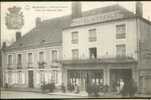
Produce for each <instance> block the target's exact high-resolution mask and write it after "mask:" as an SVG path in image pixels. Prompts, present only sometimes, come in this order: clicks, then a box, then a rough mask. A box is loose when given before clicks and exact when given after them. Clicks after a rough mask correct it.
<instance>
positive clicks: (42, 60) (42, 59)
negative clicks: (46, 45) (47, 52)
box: [39, 52, 44, 62]
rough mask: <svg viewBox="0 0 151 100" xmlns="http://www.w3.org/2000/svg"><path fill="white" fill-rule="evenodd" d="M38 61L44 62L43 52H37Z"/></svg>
mask: <svg viewBox="0 0 151 100" xmlns="http://www.w3.org/2000/svg"><path fill="white" fill-rule="evenodd" d="M39 62H44V52H39Z"/></svg>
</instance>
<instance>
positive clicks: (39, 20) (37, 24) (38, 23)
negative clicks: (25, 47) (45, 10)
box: [35, 17, 41, 27]
mask: <svg viewBox="0 0 151 100" xmlns="http://www.w3.org/2000/svg"><path fill="white" fill-rule="evenodd" d="M40 23H41V18H40V17H37V18H36V22H35V24H36V27H37V26H39V25H40Z"/></svg>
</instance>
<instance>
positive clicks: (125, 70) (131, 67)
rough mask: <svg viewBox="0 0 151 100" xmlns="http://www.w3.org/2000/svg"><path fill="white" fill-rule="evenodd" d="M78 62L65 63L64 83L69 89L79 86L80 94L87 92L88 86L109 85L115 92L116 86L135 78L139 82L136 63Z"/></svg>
mask: <svg viewBox="0 0 151 100" xmlns="http://www.w3.org/2000/svg"><path fill="white" fill-rule="evenodd" d="M83 62H84V61H82V62H80V63H79V62H76V63H73V62H72V63H71V62H70V63H64V65H63V67H64V69H63V83H64V84H65V85H66V87H68V85H69V84H72V85H73V86H75V85H78V86H79V89H80V92H82V91H87V89H88V86H90V85H92V84H96V85H99V86H101V85H108V86H109V88H110V89H109V90H110V91H114V90H115V84H118V82H119V80H120V79H122V80H123V81H125V80H129V79H131V78H133V79H134V80H135V81H137V64H136V63H135V62H122V63H121V62H120V63H119V62H114V63H113V62H112V63H111V62H106V63H102V62H93V63H92V62H84V63H83Z"/></svg>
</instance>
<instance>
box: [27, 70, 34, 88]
mask: <svg viewBox="0 0 151 100" xmlns="http://www.w3.org/2000/svg"><path fill="white" fill-rule="evenodd" d="M28 85H29V87H30V88H33V87H34V86H33V71H28Z"/></svg>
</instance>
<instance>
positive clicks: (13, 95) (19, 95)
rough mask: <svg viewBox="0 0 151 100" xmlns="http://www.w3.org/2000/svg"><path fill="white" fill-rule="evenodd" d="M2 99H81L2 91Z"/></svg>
mask: <svg viewBox="0 0 151 100" xmlns="http://www.w3.org/2000/svg"><path fill="white" fill-rule="evenodd" d="M1 98H3V99H9V98H81V97H77V96H64V95H55V94H54V95H52V94H42V93H33V92H15V91H1Z"/></svg>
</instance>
